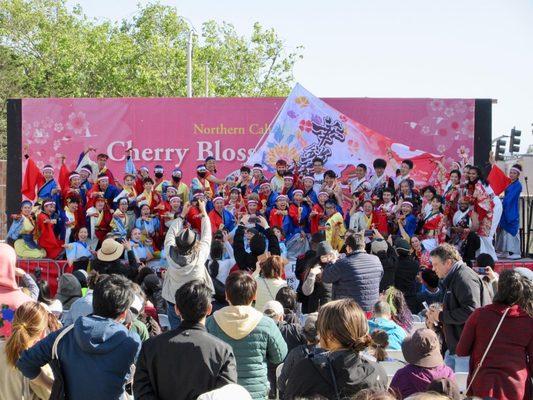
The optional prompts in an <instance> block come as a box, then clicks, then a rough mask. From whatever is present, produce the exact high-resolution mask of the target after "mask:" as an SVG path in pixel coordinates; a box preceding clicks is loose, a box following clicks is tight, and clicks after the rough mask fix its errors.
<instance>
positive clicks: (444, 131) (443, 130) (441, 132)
mask: <svg viewBox="0 0 533 400" xmlns="http://www.w3.org/2000/svg"><path fill="white" fill-rule="evenodd" d="M437 133H438V135H439V136H447V135H448V130H447V129H446V128H439V129H438V130H437Z"/></svg>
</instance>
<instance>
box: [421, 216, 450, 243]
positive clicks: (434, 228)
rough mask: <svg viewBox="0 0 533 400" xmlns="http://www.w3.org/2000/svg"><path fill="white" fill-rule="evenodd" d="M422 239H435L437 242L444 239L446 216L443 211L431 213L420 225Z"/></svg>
mask: <svg viewBox="0 0 533 400" xmlns="http://www.w3.org/2000/svg"><path fill="white" fill-rule="evenodd" d="M422 231H423V235H424V236H423V239H431V238H435V239H437V242H438V243H443V242H444V241H445V240H446V217H445V216H444V214H443V213H441V212H439V213H436V214H434V213H431V214H430V215H429V216H428V217H427V218H426V219H425V220H424V225H423V226H422Z"/></svg>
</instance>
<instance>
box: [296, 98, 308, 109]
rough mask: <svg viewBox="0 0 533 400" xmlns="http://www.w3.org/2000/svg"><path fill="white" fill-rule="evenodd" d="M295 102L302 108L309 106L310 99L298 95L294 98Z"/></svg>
mask: <svg viewBox="0 0 533 400" xmlns="http://www.w3.org/2000/svg"><path fill="white" fill-rule="evenodd" d="M294 102H295V103H296V104H298V105H299V106H300V107H302V108H304V107H307V106H308V105H309V100H308V99H307V97H305V96H300V97H297V98H296V99H294Z"/></svg>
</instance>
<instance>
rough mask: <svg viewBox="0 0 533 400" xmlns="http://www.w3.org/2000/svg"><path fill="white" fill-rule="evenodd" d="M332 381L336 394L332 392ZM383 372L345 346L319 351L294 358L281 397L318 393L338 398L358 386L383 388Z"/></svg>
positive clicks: (357, 389) (385, 385)
mask: <svg viewBox="0 0 533 400" xmlns="http://www.w3.org/2000/svg"><path fill="white" fill-rule="evenodd" d="M332 372H333V376H335V383H336V386H337V390H338V396H337V394H336V393H335V389H334V388H335V384H334V382H333V378H332ZM387 382H388V378H387V374H386V372H385V370H384V369H383V367H381V366H380V365H379V364H378V363H376V362H373V361H369V360H367V359H365V358H363V357H361V355H360V354H358V353H354V352H353V351H349V350H340V351H335V352H329V353H322V354H318V355H315V356H314V357H311V358H305V359H303V360H301V361H300V362H298V364H296V366H295V367H294V368H293V369H292V371H291V372H290V374H289V380H288V383H287V387H286V391H285V399H290V400H292V399H296V398H300V397H305V398H307V397H311V396H313V395H322V396H324V397H325V398H327V399H337V398H338V399H342V398H345V397H346V398H347V397H350V396H351V395H354V394H356V393H358V392H359V391H360V390H362V389H367V388H368V389H382V390H385V389H387V386H388V385H387Z"/></svg>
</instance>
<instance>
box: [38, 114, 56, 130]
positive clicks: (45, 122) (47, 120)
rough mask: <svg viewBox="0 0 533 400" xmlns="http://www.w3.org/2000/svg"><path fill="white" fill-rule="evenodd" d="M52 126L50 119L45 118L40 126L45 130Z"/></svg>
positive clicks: (52, 122)
mask: <svg viewBox="0 0 533 400" xmlns="http://www.w3.org/2000/svg"><path fill="white" fill-rule="evenodd" d="M53 124H54V121H52V118H50V117H46V118H44V119H43V120H42V121H41V125H42V126H43V127H45V128H47V129H50V128H51V127H52V125H53Z"/></svg>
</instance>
